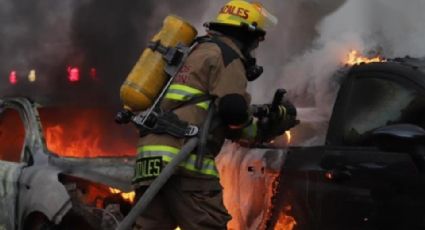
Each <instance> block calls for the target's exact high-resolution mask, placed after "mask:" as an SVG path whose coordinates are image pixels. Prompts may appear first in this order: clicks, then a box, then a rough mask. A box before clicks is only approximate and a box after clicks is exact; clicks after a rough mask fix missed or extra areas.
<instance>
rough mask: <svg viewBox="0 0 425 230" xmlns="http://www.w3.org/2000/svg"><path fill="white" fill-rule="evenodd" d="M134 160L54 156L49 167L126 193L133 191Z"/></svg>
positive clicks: (50, 159)
mask: <svg viewBox="0 0 425 230" xmlns="http://www.w3.org/2000/svg"><path fill="white" fill-rule="evenodd" d="M134 161H135V159H134V158H126V157H119V158H118V157H117V158H110V157H108V158H64V157H56V156H52V157H50V158H49V165H51V166H53V167H55V168H57V169H59V170H60V171H61V172H62V173H64V174H67V175H71V176H75V177H79V178H82V179H86V180H89V181H92V182H96V183H101V184H105V185H108V186H110V187H114V188H117V189H120V190H121V191H124V192H129V191H132V190H133V187H132V185H131V178H132V177H133V174H134Z"/></svg>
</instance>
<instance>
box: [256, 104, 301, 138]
mask: <svg viewBox="0 0 425 230" xmlns="http://www.w3.org/2000/svg"><path fill="white" fill-rule="evenodd" d="M265 106H266V107H267V109H268V111H269V112H268V115H267V116H265V117H262V118H259V120H258V123H257V124H258V135H257V136H258V138H259V141H260V142H269V141H271V140H273V139H274V138H275V137H277V136H280V135H282V134H284V133H285V131H287V130H289V129H291V128H292V127H294V126H296V125H297V124H299V121H298V120H297V119H296V118H297V109H296V108H295V106H294V105H293V104H292V103H291V102H289V101H284V102H282V103H281V105H279V106H277V108H274V109H273V108H272V106H271V105H265Z"/></svg>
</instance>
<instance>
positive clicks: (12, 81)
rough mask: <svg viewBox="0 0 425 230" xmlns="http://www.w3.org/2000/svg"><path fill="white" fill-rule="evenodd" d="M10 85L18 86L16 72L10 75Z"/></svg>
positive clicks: (13, 71)
mask: <svg viewBox="0 0 425 230" xmlns="http://www.w3.org/2000/svg"><path fill="white" fill-rule="evenodd" d="M9 83H10V84H12V85H16V83H18V76H17V75H16V71H15V70H12V71H11V72H10V74H9Z"/></svg>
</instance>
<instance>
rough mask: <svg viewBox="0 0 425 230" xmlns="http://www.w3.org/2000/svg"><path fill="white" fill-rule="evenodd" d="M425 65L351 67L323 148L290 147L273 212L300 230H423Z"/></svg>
mask: <svg viewBox="0 0 425 230" xmlns="http://www.w3.org/2000/svg"><path fill="white" fill-rule="evenodd" d="M424 72H425V60H422V59H413V58H408V57H407V58H402V59H395V60H389V61H388V62H383V63H372V64H361V65H357V66H354V67H352V68H351V69H350V70H349V71H348V72H347V74H346V76H345V78H344V79H343V81H342V84H341V87H340V90H339V92H338V96H337V100H336V103H335V104H334V109H333V114H332V117H331V120H330V123H329V128H328V132H327V137H326V144H325V145H324V146H313V147H292V148H290V149H289V150H288V155H287V157H286V160H285V162H284V164H283V166H282V169H281V172H280V178H279V185H278V190H277V193H276V196H275V201H274V202H275V208H274V210H273V214H272V217H271V219H270V222H269V223H268V226H269V228H270V229H272V226H274V224H275V223H276V222H277V220H278V219H279V216H280V215H281V213H282V212H284V213H285V214H286V215H290V216H293V217H294V218H295V220H296V222H297V224H296V226H295V229H327V230H332V229H425V171H424V169H425V168H424V166H425V160H424V159H425V130H424V129H425V74H424Z"/></svg>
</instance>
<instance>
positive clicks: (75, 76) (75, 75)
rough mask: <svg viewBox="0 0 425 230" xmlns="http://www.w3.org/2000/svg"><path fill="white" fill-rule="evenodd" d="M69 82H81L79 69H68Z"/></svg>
mask: <svg viewBox="0 0 425 230" xmlns="http://www.w3.org/2000/svg"><path fill="white" fill-rule="evenodd" d="M68 81H69V82H78V81H80V70H79V69H78V68H77V67H68Z"/></svg>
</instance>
